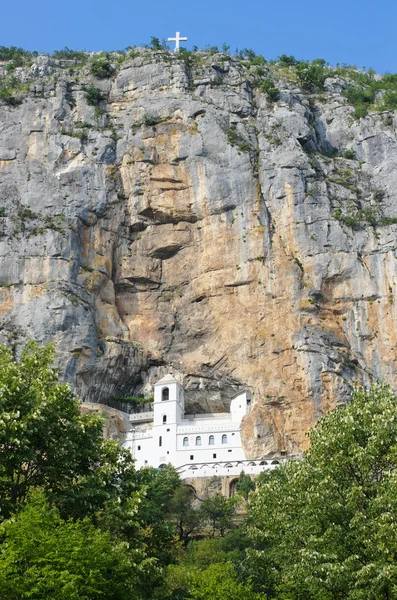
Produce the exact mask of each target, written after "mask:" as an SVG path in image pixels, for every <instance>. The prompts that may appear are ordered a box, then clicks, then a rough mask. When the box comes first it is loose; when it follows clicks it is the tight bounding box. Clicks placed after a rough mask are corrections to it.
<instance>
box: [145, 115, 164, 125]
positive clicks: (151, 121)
mask: <svg viewBox="0 0 397 600" xmlns="http://www.w3.org/2000/svg"><path fill="white" fill-rule="evenodd" d="M166 120H167V118H166V117H150V116H149V115H145V116H144V117H143V124H144V125H146V126H147V127H153V126H155V125H159V124H160V123H164V121H166Z"/></svg>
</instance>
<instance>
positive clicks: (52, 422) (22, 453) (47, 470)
mask: <svg viewBox="0 0 397 600" xmlns="http://www.w3.org/2000/svg"><path fill="white" fill-rule="evenodd" d="M53 356H54V351H53V348H52V347H45V348H39V347H38V346H37V344H35V343H29V344H27V345H26V347H25V348H24V350H23V351H22V355H21V358H20V361H19V362H17V361H16V360H15V359H14V357H13V355H12V353H11V352H10V350H9V349H7V348H6V347H5V346H0V519H4V518H7V517H8V516H9V515H10V514H11V512H12V511H13V510H15V509H16V508H18V506H19V505H21V504H23V503H24V502H25V500H26V497H27V494H28V492H29V490H31V489H32V488H35V487H40V488H42V489H43V490H44V492H45V493H46V494H47V496H48V497H49V498H51V499H52V500H53V501H54V502H57V503H58V505H59V507H60V508H61V510H62V513H63V514H66V515H68V516H73V517H75V518H78V517H81V516H84V515H87V514H93V513H95V512H96V511H98V510H99V509H100V508H103V507H104V506H105V505H106V503H108V502H110V501H111V500H117V502H118V503H120V504H121V505H122V504H123V502H124V501H125V502H127V500H128V499H129V498H130V496H131V494H132V493H133V492H134V491H135V490H136V489H137V482H136V472H135V469H134V463H133V460H132V458H131V455H130V454H129V453H128V452H126V451H123V450H120V448H119V447H118V445H117V443H116V442H111V441H109V440H104V439H103V437H102V420H101V419H100V418H98V417H95V416H92V415H88V414H85V415H82V414H80V410H79V406H80V403H79V401H78V400H77V398H76V397H75V396H74V394H73V393H72V392H71V390H70V388H69V386H68V385H66V384H63V383H60V382H59V380H58V375H57V372H56V371H55V370H54V369H53V368H52V367H51V364H52V360H53Z"/></svg>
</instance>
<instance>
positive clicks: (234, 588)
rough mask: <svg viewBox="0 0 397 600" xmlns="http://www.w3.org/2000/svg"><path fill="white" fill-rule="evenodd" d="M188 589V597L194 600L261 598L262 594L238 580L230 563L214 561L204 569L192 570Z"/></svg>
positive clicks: (259, 599)
mask: <svg viewBox="0 0 397 600" xmlns="http://www.w3.org/2000/svg"><path fill="white" fill-rule="evenodd" d="M189 591H190V596H189V597H190V598H194V599H196V600H236V598H241V599H244V600H263V596H262V594H258V593H255V592H253V591H252V588H251V587H250V585H249V584H248V583H242V582H240V581H239V580H238V578H237V574H236V571H235V569H234V567H233V565H231V564H230V563H216V564H214V565H211V566H210V567H208V569H205V571H196V572H193V574H192V577H191V582H190V590H189Z"/></svg>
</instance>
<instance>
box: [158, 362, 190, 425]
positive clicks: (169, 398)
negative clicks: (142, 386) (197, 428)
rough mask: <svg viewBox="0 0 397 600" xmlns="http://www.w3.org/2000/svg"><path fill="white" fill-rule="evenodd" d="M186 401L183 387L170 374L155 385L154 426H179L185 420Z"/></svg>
mask: <svg viewBox="0 0 397 600" xmlns="http://www.w3.org/2000/svg"><path fill="white" fill-rule="evenodd" d="M184 412H185V399H184V393H183V388H182V386H181V385H180V384H179V383H178V382H177V380H176V379H175V378H174V377H173V376H172V375H170V374H168V375H166V376H165V377H163V378H162V379H160V381H158V382H157V383H155V384H154V421H153V426H154V427H158V426H159V425H168V426H169V425H177V424H179V423H180V422H181V420H182V419H183V415H184Z"/></svg>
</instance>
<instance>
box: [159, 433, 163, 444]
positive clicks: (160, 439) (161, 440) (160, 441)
mask: <svg viewBox="0 0 397 600" xmlns="http://www.w3.org/2000/svg"><path fill="white" fill-rule="evenodd" d="M162 445H163V439H162V437H161V435H159V446H162Z"/></svg>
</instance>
